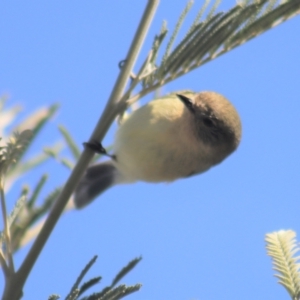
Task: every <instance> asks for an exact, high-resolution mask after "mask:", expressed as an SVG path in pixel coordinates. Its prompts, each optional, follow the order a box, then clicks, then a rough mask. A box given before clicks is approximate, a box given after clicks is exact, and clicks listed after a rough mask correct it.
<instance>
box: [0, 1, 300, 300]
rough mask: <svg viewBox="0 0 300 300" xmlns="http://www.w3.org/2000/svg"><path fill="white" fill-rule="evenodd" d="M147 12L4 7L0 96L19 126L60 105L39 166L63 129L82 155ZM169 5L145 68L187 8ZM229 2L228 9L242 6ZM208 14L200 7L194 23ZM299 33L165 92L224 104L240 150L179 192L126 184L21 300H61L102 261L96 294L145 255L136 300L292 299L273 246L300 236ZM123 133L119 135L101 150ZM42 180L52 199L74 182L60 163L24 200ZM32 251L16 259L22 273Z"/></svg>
mask: <svg viewBox="0 0 300 300" xmlns="http://www.w3.org/2000/svg"><path fill="white" fill-rule="evenodd" d="M144 2H145V1H137V0H132V1H130V4H129V2H127V3H125V2H124V1H116V2H111V1H106V2H105V3H101V2H100V1H92V0H91V1H85V2H84V1H72V2H68V1H65V2H62V1H57V0H53V1H51V2H36V1H32V0H28V1H20V0H19V1H6V2H4V3H2V4H1V12H2V14H1V19H0V39H1V47H0V66H1V67H0V93H1V94H3V93H9V94H10V96H11V97H10V101H9V103H8V105H12V104H15V103H21V104H22V105H23V107H24V113H23V115H22V116H26V115H28V114H29V113H30V112H33V111H34V110H36V109H38V108H39V107H41V106H47V105H50V104H52V103H54V102H59V103H60V105H61V108H60V111H59V113H58V114H57V115H56V117H55V118H54V119H53V120H52V121H51V123H50V124H48V126H47V128H46V129H45V131H44V132H43V133H42V134H41V135H40V137H39V139H38V140H37V141H36V143H35V144H34V145H33V148H32V150H31V151H32V155H34V154H35V153H37V152H38V151H39V150H40V149H41V148H42V147H43V146H45V145H51V144H52V143H53V142H55V141H57V140H59V139H61V138H60V136H59V133H58V130H57V125H59V124H64V125H65V126H66V127H67V128H68V129H69V131H70V132H71V133H72V135H73V137H74V139H75V140H76V142H78V144H80V143H82V142H83V141H86V140H88V138H89V136H90V134H91V132H92V130H93V128H94V126H95V124H96V122H97V120H98V118H99V116H100V114H101V112H102V110H103V108H104V105H105V102H106V100H107V98H108V96H109V94H110V92H111V89H112V87H113V84H114V81H115V79H116V76H117V75H118V72H119V70H118V66H117V65H118V62H119V61H120V60H122V59H124V58H125V55H126V53H127V50H128V47H129V45H130V42H131V40H132V37H133V35H134V32H135V28H136V26H137V24H138V22H139V20H140V17H141V14H142V12H143V9H144V6H145V3H144ZM161 2H162V3H161V4H160V5H159V8H158V11H157V14H156V16H155V19H154V21H153V24H152V26H151V29H150V32H149V36H148V39H147V41H146V43H145V46H144V47H143V49H142V52H141V57H144V56H145V55H146V53H147V52H148V50H149V48H150V46H151V44H152V40H153V37H154V35H155V34H156V33H157V32H158V31H159V29H160V26H161V22H162V20H167V21H168V24H169V25H168V26H169V28H173V26H174V24H175V22H176V18H177V17H178V15H179V14H180V12H181V10H182V8H183V7H184V5H185V3H186V2H185V1H179V0H178V1H173V2H172V5H171V6H170V2H169V1H161ZM223 2H224V3H223V4H222V5H221V8H220V9H224V10H227V9H228V8H230V7H231V6H233V5H235V1H223ZM201 3H202V1H195V5H194V6H195V7H194V10H193V12H192V13H191V16H190V19H189V20H192V16H194V15H195V13H196V11H197V8H199V7H200V5H201ZM126 5H127V6H126ZM186 28H187V26H184V29H186ZM299 29H300V18H299V17H295V18H293V19H291V20H289V21H287V22H285V23H284V24H282V25H280V26H279V27H276V28H275V29H273V30H271V31H268V32H267V33H265V34H263V35H261V36H259V37H258V38H255V39H254V40H252V41H250V42H248V43H246V44H244V45H243V46H241V47H238V48H236V49H235V50H233V51H231V52H230V53H228V54H225V55H224V56H222V57H220V58H218V59H216V60H214V61H213V62H210V63H208V64H206V65H204V66H203V67H201V68H200V69H198V70H195V71H193V72H191V73H190V74H187V75H186V76H184V77H182V78H180V79H178V80H176V81H174V82H172V83H170V84H168V85H167V86H165V87H163V89H162V93H167V92H170V91H175V90H181V89H192V90H195V91H201V90H213V91H217V92H219V93H222V94H224V95H225V96H226V97H227V98H229V99H230V100H231V101H232V102H233V103H234V105H235V106H236V108H237V110H238V111H239V113H240V116H241V119H242V124H243V137H242V142H241V145H240V147H239V148H238V150H237V151H236V152H235V153H234V154H233V155H231V156H230V157H229V158H228V159H227V160H226V161H224V162H223V163H222V164H221V165H219V166H217V167H215V168H213V169H211V170H210V171H209V172H207V173H205V174H202V175H200V176H195V177H192V178H189V179H185V180H179V181H176V182H174V183H172V184H146V183H137V184H134V185H123V186H118V187H115V188H113V189H111V190H109V191H107V192H106V193H105V194H103V195H102V196H101V197H100V198H99V199H98V200H97V201H95V202H93V203H92V205H90V206H88V207H87V208H86V209H84V210H81V211H72V212H69V213H68V214H66V215H64V216H63V217H62V218H61V220H60V221H59V223H58V224H57V226H56V228H55V230H54V232H53V234H52V235H51V238H50V239H49V240H48V242H47V245H46V247H45V249H44V251H43V252H42V254H41V255H40V257H39V259H38V261H37V263H36V265H35V267H34V269H33V271H32V274H31V276H30V278H29V280H28V282H27V284H26V286H25V290H24V292H25V295H24V299H47V297H48V295H50V294H51V293H57V294H60V295H61V296H62V297H64V296H66V294H67V293H68V290H69V288H70V287H71V286H72V284H73V282H74V281H75V279H76V277H77V275H78V274H79V272H80V270H81V269H82V268H83V266H84V265H85V264H86V262H87V261H89V260H90V259H91V258H92V257H93V256H94V255H95V254H97V255H98V256H99V257H98V261H97V263H96V265H95V266H94V267H93V269H92V270H91V272H90V273H89V276H90V277H92V276H96V275H102V276H103V281H102V285H101V286H99V288H98V289H99V290H100V289H101V287H102V286H103V285H105V284H107V283H109V282H110V280H111V279H112V278H113V276H114V275H115V274H116V273H117V271H118V270H119V269H120V268H121V267H122V266H124V265H125V264H126V263H127V262H128V261H129V260H131V259H132V258H134V257H137V256H140V255H141V256H143V260H142V262H141V263H140V264H139V265H138V266H137V267H136V268H135V269H134V270H133V271H132V272H131V274H130V275H128V276H127V277H126V278H125V279H124V280H123V282H124V283H126V284H135V283H142V284H143V287H142V289H141V291H140V292H138V293H136V294H134V295H131V296H129V297H130V299H145V300H148V299H149V300H150V299H155V300H160V299H173V300H179V299H180V300H183V299H212V300H214V299H238V298H240V297H242V298H243V299H244V300H247V299H289V296H288V294H287V293H286V292H285V290H284V289H283V288H282V287H281V286H279V285H278V284H277V283H276V279H275V278H274V277H273V273H274V271H273V270H272V269H271V261H270V258H269V257H267V256H266V251H265V248H264V247H265V243H264V236H265V234H266V233H268V232H272V231H275V230H280V229H293V230H295V231H296V232H298V233H299V232H300V222H299V200H300V184H299V169H300V160H299V152H300V139H299V126H300V118H299V112H300V101H299V84H300V81H299V78H300V60H299V53H300V37H299ZM141 61H142V59H140V60H139V61H138V63H140V62H141ZM297 78H298V79H297ZM150 97H151V96H150ZM146 99H149V97H147V98H146ZM115 129H116V125H113V126H112V129H111V130H110V131H109V133H108V135H107V137H106V138H105V140H104V145H105V146H107V145H110V143H111V142H112V139H113V134H114V131H115ZM44 172H48V173H49V176H50V179H49V184H48V186H47V188H46V191H45V194H46V193H47V191H48V192H49V191H51V189H52V188H54V187H55V186H57V185H60V184H62V183H63V182H64V181H65V180H66V178H67V176H68V174H69V172H68V171H67V170H66V169H64V168H63V167H61V166H59V165H58V164H57V163H55V162H52V163H50V164H47V165H46V167H45V166H44V167H43V168H40V169H38V170H37V171H36V173H35V174H32V175H30V176H29V177H25V178H23V180H22V182H20V183H19V185H16V186H15V189H19V186H20V185H21V184H23V183H29V184H30V183H31V184H35V183H36V182H37V180H38V178H39V176H41V175H42V174H43V173H44ZM10 195H11V196H10ZM12 195H13V193H10V194H9V195H8V200H9V201H10V204H9V205H10V206H11V205H12V202H13V201H14V199H15V198H14V197H13V196H12ZM27 250H28V247H25V249H24V250H22V251H20V252H18V254H17V255H16V264H17V265H18V264H20V262H21V261H22V259H23V258H24V256H25V254H26V252H27ZM89 276H88V278H90V277H89ZM2 283H3V278H1V279H0V286H2Z"/></svg>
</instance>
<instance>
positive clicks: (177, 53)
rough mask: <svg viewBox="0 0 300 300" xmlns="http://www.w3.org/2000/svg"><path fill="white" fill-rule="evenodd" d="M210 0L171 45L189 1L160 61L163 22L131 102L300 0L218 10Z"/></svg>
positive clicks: (290, 12)
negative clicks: (209, 4) (178, 38)
mask: <svg viewBox="0 0 300 300" xmlns="http://www.w3.org/2000/svg"><path fill="white" fill-rule="evenodd" d="M209 2H210V1H205V3H204V4H203V6H202V7H201V8H200V10H199V13H198V14H197V16H196V18H195V20H194V21H193V22H192V25H191V27H190V29H189V30H188V31H187V33H186V35H185V37H184V38H183V39H182V40H181V41H180V42H179V43H178V44H177V46H175V48H174V49H171V48H172V46H173V44H174V41H175V38H176V36H177V34H178V31H179V28H180V27H181V25H182V23H183V21H184V19H185V18H186V16H187V14H188V11H189V10H190V8H191V5H192V4H193V1H189V2H188V4H187V6H186V8H185V9H184V10H183V12H182V14H181V15H180V17H179V20H178V23H177V25H176V26H175V29H174V32H173V33H172V34H171V37H170V39H169V41H168V42H167V47H166V50H165V53H164V54H162V59H161V61H160V62H158V61H157V57H158V55H157V54H158V51H159V49H160V48H161V46H162V40H163V39H164V38H165V37H166V36H167V32H168V30H167V27H166V23H164V24H163V27H162V29H161V32H160V34H158V35H157V36H156V37H155V39H154V43H153V47H152V50H151V51H150V53H149V56H148V57H147V58H146V60H145V62H144V64H143V66H142V68H141V69H140V70H139V72H138V75H137V77H136V78H135V80H133V82H132V83H131V86H130V87H129V91H128V92H127V93H126V94H125V95H124V98H125V99H128V98H129V97H128V95H129V94H130V93H129V92H131V91H132V90H133V89H134V88H135V87H136V86H137V84H138V83H139V82H140V81H141V83H142V89H141V90H140V92H138V93H137V94H136V95H134V96H132V97H131V98H130V99H129V100H128V104H131V103H133V102H135V101H136V100H137V99H139V98H141V97H142V96H144V95H146V94H147V93H149V92H151V91H153V90H155V89H157V88H159V87H161V86H163V85H164V84H166V83H168V82H170V81H172V80H174V79H176V78H178V77H180V76H182V75H184V74H186V73H188V72H190V71H192V70H194V69H196V68H198V67H200V66H201V65H203V64H205V63H207V62H209V61H211V60H213V59H215V58H217V57H219V56H220V55H222V54H225V53H227V52H229V51H230V50H232V49H233V48H235V47H237V46H240V45H242V44H244V43H245V42H247V41H249V40H251V39H253V38H254V37H256V36H258V35H260V34H262V33H263V32H265V31H267V30H268V29H271V28H273V27H275V26H277V25H279V24H281V23H283V22H284V21H286V20H287V19H289V18H291V17H293V16H295V15H297V14H299V13H300V1H299V0H289V1H280V2H278V1H274V0H252V1H251V0H250V1H249V0H243V1H239V2H238V3H237V4H236V6H234V7H233V8H232V9H230V10H229V11H227V12H216V9H217V6H218V4H219V3H220V1H219V0H216V1H214V3H213V6H212V8H211V9H210V10H209V11H207V10H208V3H209ZM203 16H205V18H203ZM126 97H127V98H126Z"/></svg>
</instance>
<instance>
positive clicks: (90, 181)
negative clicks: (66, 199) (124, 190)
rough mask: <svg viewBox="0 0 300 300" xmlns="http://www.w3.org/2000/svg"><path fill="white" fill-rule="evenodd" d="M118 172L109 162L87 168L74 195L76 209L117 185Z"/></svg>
mask: <svg viewBox="0 0 300 300" xmlns="http://www.w3.org/2000/svg"><path fill="white" fill-rule="evenodd" d="M117 178H118V170H117V169H116V167H115V166H114V164H113V162H112V161H111V160H108V161H105V162H102V163H99V164H96V165H92V166H90V167H88V168H87V170H86V172H85V174H84V175H83V177H82V178H81V180H80V182H79V184H78V186H77V188H76V190H75V195H74V204H75V207H76V208H82V207H84V206H86V205H87V204H89V203H90V202H92V201H93V200H94V199H95V198H96V197H97V196H98V195H100V194H101V193H103V192H104V191H105V190H107V189H108V188H110V187H111V186H113V185H114V184H116V183H118V180H117Z"/></svg>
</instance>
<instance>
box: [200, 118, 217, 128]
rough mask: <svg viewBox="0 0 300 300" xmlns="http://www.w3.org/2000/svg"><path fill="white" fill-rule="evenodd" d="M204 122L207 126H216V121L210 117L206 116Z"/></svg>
mask: <svg viewBox="0 0 300 300" xmlns="http://www.w3.org/2000/svg"><path fill="white" fill-rule="evenodd" d="M203 124H204V125H205V126H206V127H213V126H215V124H214V122H213V121H212V120H211V119H209V118H204V119H203Z"/></svg>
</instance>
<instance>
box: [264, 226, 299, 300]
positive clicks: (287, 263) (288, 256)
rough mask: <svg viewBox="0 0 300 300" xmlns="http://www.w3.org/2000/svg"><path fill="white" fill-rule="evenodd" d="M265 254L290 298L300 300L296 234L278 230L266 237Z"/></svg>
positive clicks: (290, 231)
mask: <svg viewBox="0 0 300 300" xmlns="http://www.w3.org/2000/svg"><path fill="white" fill-rule="evenodd" d="M266 243H267V245H266V248H267V253H268V255H269V256H271V258H272V260H273V269H274V270H276V271H277V272H278V273H276V274H275V277H277V278H278V279H279V283H280V284H282V285H283V286H284V287H285V289H286V290H287V291H288V293H289V294H290V296H291V299H293V300H298V299H300V272H299V269H300V264H299V260H300V257H299V256H295V254H296V253H298V252H299V251H300V248H299V246H298V245H297V241H296V233H295V232H294V231H292V230H280V231H277V232H273V233H268V234H267V235H266Z"/></svg>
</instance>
